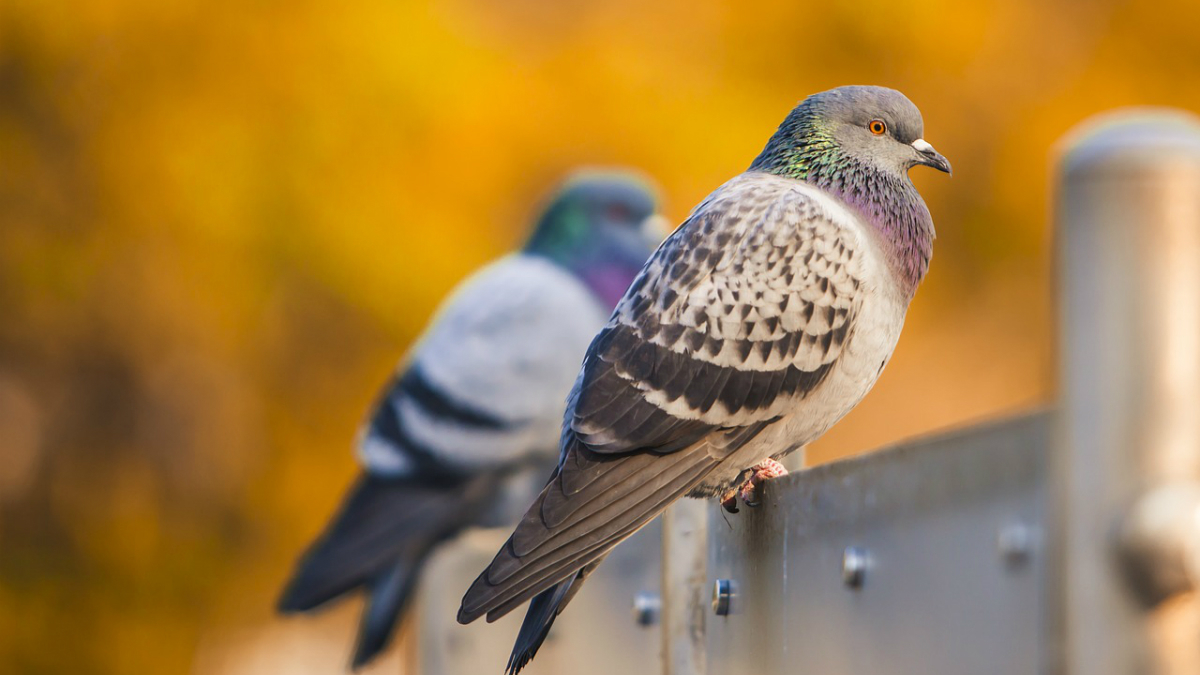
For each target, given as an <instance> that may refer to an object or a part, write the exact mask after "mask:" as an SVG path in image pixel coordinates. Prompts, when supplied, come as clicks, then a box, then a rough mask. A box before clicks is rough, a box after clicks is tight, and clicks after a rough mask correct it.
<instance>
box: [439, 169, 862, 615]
mask: <svg viewBox="0 0 1200 675" xmlns="http://www.w3.org/2000/svg"><path fill="white" fill-rule="evenodd" d="M836 208H837V207H836V206H834V205H832V204H831V203H830V202H828V200H821V199H817V198H816V197H815V196H814V195H813V194H812V193H811V191H810V190H808V189H806V188H804V187H802V186H799V185H798V184H796V187H793V184H792V183H789V182H783V181H780V180H778V179H770V180H766V179H763V180H758V179H756V176H755V175H754V174H750V175H747V176H743V177H741V179H735V181H732V182H731V183H730V184H727V185H726V186H724V187H722V188H721V189H720V190H718V191H717V192H716V193H714V194H713V196H711V197H710V198H709V199H708V200H706V201H705V202H704V203H703V204H701V205H700V206H699V207H698V208H697V209H696V211H695V212H693V214H692V216H691V217H690V218H689V219H688V221H687V222H685V223H684V225H683V226H682V227H681V228H680V229H679V230H677V231H676V232H675V234H674V235H672V236H671V237H670V238H669V239H668V240H667V241H666V242H664V244H663V246H662V247H661V248H660V249H659V250H658V251H657V252H656V253H655V255H654V257H653V258H651V260H650V262H649V263H648V264H647V267H646V269H645V270H644V271H643V273H642V275H641V276H640V277H639V278H638V279H637V280H636V281H635V282H634V284H633V286H631V287H630V289H629V292H628V293H627V294H626V296H625V298H624V299H623V300H622V301H621V304H620V305H619V306H618V308H617V311H616V312H615V313H614V316H613V318H612V320H610V322H609V324H608V325H607V326H606V327H605V329H604V330H603V331H602V332H601V334H600V335H599V336H597V338H596V340H595V341H594V342H593V343H592V346H591V347H590V348H589V350H588V354H587V357H586V360H585V363H584V369H583V373H582V374H581V376H580V379H579V381H578V382H577V384H576V388H575V391H574V392H573V394H572V402H571V406H570V408H569V409H568V411H567V419H566V422H565V429H564V433H563V439H562V443H563V454H562V457H561V459H560V463H559V467H558V470H557V472H556V473H555V475H554V477H553V479H552V480H551V482H550V484H549V485H548V486H547V487H546V488H545V490H543V492H542V494H541V495H540V496H539V497H538V500H537V501H536V502H535V503H534V505H533V506H532V507H531V508H530V510H529V511H528V512H527V513H526V515H525V517H524V519H523V520H522V521H521V523H520V524H519V525H518V527H517V529H516V531H515V532H514V533H513V535H512V537H511V538H510V539H509V541H508V542H507V543H506V544H505V546H504V547H503V548H502V549H501V551H500V552H499V553H498V554H497V556H496V558H495V560H493V562H492V564H491V565H490V566H489V567H488V569H486V570H485V571H484V572H483V574H481V575H480V577H479V578H478V579H477V580H476V581H475V583H474V584H473V585H472V587H471V589H470V590H469V591H468V592H467V595H466V597H464V599H463V605H462V608H461V609H460V611H459V620H460V621H463V622H469V621H471V620H474V619H475V618H477V617H479V616H481V615H483V614H487V616H488V620H494V619H496V618H498V617H499V616H502V615H503V614H505V613H507V612H508V611H510V610H512V609H513V608H514V607H516V606H518V605H519V604H521V603H522V602H524V601H525V600H527V599H529V598H530V597H532V596H533V595H535V594H537V593H538V592H539V591H541V590H543V589H545V588H547V587H548V586H550V585H552V584H554V583H557V582H559V581H562V580H563V579H565V578H567V577H568V576H570V575H571V574H572V573H574V571H575V570H577V569H579V568H580V567H582V566H584V565H586V564H588V563H589V562H591V561H593V560H595V559H597V558H598V557H600V556H602V555H603V554H604V553H605V552H607V551H608V550H609V549H610V548H612V546H614V545H616V544H617V543H619V542H620V541H621V540H622V539H624V538H625V537H627V536H629V535H630V534H632V533H633V532H634V531H636V530H637V529H638V528H640V527H641V526H643V525H644V524H646V523H647V522H649V521H650V520H651V519H652V518H653V517H654V516H656V515H657V514H658V513H660V512H661V511H662V510H663V509H664V508H665V507H666V506H667V505H668V504H670V503H671V502H672V501H674V500H675V499H677V498H679V497H680V496H682V495H684V494H687V493H688V492H689V491H691V490H692V489H693V488H695V487H696V486H697V485H698V484H699V483H700V482H702V481H703V480H704V478H705V476H707V475H708V474H709V473H710V472H711V471H712V470H713V469H714V468H715V467H716V466H717V465H718V464H719V463H720V461H721V460H722V459H724V458H725V457H727V456H728V455H729V454H730V453H732V452H733V451H734V450H736V449H737V448H739V447H741V446H743V445H744V444H746V443H747V442H749V441H750V440H751V439H753V438H754V437H755V436H756V435H757V434H759V433H760V432H761V431H762V430H763V429H765V428H766V427H767V426H769V425H770V424H772V423H773V422H775V421H776V420H778V419H779V418H780V417H781V416H782V415H783V414H784V413H785V412H787V411H789V410H790V409H792V408H794V407H795V406H796V405H797V403H798V402H799V401H800V400H801V399H804V398H805V397H807V396H811V395H813V394H814V392H816V391H818V390H819V387H820V385H821V383H822V382H823V381H824V379H825V376H826V375H827V374H828V373H829V371H830V369H831V368H832V367H833V366H834V364H835V363H836V361H837V359H838V357H839V355H840V354H841V352H842V348H843V346H844V345H845V343H846V340H847V338H848V336H849V335H850V333H851V332H852V331H853V329H854V319H855V316H856V313H857V311H858V308H859V307H860V304H861V297H862V293H861V290H860V286H861V279H862V278H863V276H864V272H865V268H864V264H865V263H864V261H863V259H862V258H863V256H862V253H861V248H862V246H861V242H860V241H859V239H858V235H857V234H856V233H855V231H853V230H851V229H850V228H848V227H847V226H846V224H845V220H844V218H845V216H844V215H842V214H840V213H838V212H836Z"/></svg>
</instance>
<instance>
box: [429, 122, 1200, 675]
mask: <svg viewBox="0 0 1200 675" xmlns="http://www.w3.org/2000/svg"><path fill="white" fill-rule="evenodd" d="M1056 171H1057V179H1058V184H1057V189H1056V194H1057V202H1056V210H1055V213H1056V239H1057V242H1056V248H1057V250H1058V256H1057V260H1058V286H1059V288H1058V298H1059V317H1060V321H1059V348H1058V353H1059V364H1060V365H1059V381H1060V394H1059V400H1058V402H1057V403H1056V405H1055V409H1054V410H1048V411H1040V412H1035V413H1030V414H1027V415H1023V416H1019V417H1015V418H1012V419H1008V420H1003V421H998V422H993V423H988V424H983V425H977V426H975V427H972V428H969V429H965V430H959V431H955V432H952V433H948V434H944V435H941V436H938V437H936V438H930V439H925V440H920V441H916V442H912V443H906V444H902V445H899V446H896V447H893V448H890V449H886V450H883V451H880V452H877V453H873V454H871V455H868V456H865V457H860V458H856V459H852V460H847V461H843V462H838V463H834V464H830V465H825V466H821V467H817V468H815V469H811V470H808V471H803V472H799V473H794V474H792V475H791V476H788V477H785V478H781V479H776V480H774V481H771V482H769V483H768V484H767V488H766V491H765V503H764V506H763V507H762V508H758V509H743V510H742V512H741V513H739V514H737V515H736V516H729V515H727V514H725V513H724V512H723V511H721V510H720V509H719V508H717V507H716V506H715V505H714V504H709V503H706V502H699V501H693V500H683V501H682V502H681V503H678V504H676V505H675V506H673V507H672V508H671V509H670V510H669V511H668V512H667V514H666V515H665V516H664V518H663V519H662V522H663V525H661V526H660V525H659V524H658V523H657V522H656V524H655V525H654V526H653V527H651V528H647V529H646V530H645V531H643V532H641V533H639V534H638V535H636V536H635V537H634V538H631V539H629V540H628V541H626V542H625V543H624V544H622V545H621V546H620V547H618V548H617V550H616V551H615V552H614V553H613V555H612V556H611V557H610V558H609V559H608V560H607V561H606V562H605V564H604V565H602V566H601V567H600V570H599V571H598V572H597V573H596V574H595V575H594V576H593V577H592V578H591V579H589V582H588V585H587V587H586V588H585V589H584V591H583V592H582V593H580V595H579V596H578V597H577V598H576V599H575V601H574V602H573V603H572V604H571V607H570V610H569V611H567V612H565V613H564V614H563V615H562V617H560V619H559V621H558V623H557V624H556V626H555V629H554V631H553V632H552V639H551V640H549V641H548V642H547V644H546V646H545V647H544V649H543V652H542V653H541V654H539V656H538V658H537V659H536V660H535V661H534V662H533V663H532V664H531V665H530V666H529V667H528V669H527V670H526V671H525V672H526V673H527V675H538V674H539V673H541V674H545V673H568V672H569V673H573V674H579V675H588V674H590V673H597V674H598V673H604V674H605V675H610V674H611V673H614V672H638V673H648V672H663V673H665V674H667V675H704V674H705V673H708V672H711V673H714V674H716V673H731V674H735V675H736V674H740V673H749V672H754V673H763V674H767V675H772V674H782V673H789V674H792V673H813V674H820V675H834V674H836V675H843V674H853V673H889V674H890V675H910V674H914V675H915V674H917V673H920V674H921V675H927V674H928V673H945V674H958V673H963V674H969V675H988V674H992V673H994V674H996V675H1000V674H1005V675H1011V674H1016V673H1022V674H1023V673H1043V674H1047V675H1110V674H1111V675H1116V674H1118V673H1120V674H1122V675H1126V674H1129V673H1139V674H1141V673H1146V674H1155V675H1184V674H1188V675H1195V674H1196V673H1200V599H1198V595H1200V594H1198V593H1197V585H1198V584H1200V121H1197V120H1196V119H1195V118H1193V117H1190V116H1187V115H1184V114H1182V113H1175V112H1170V111H1130V112H1125V113H1119V114H1113V115H1108V116H1104V117H1102V118H1097V119H1096V120H1094V121H1091V122H1088V123H1086V124H1084V125H1082V126H1081V127H1080V128H1079V129H1078V130H1077V131H1075V132H1073V133H1072V134H1071V135H1069V136H1068V138H1067V139H1066V140H1065V141H1064V143H1063V145H1062V146H1061V149H1060V152H1059V157H1058V164H1057V169H1056ZM506 535H507V531H505V532H493V533H488V532H480V533H476V534H473V535H472V536H470V537H468V538H466V539H464V540H463V541H461V542H459V543H458V544H456V545H455V546H454V547H452V548H449V549H447V550H445V551H443V552H442V553H440V554H439V558H438V559H437V560H435V561H434V563H433V564H432V565H431V566H430V567H431V569H432V570H433V572H434V573H433V574H431V575H430V579H429V580H428V583H427V584H426V585H425V595H424V607H423V612H422V621H421V625H420V626H419V630H420V631H421V640H420V641H419V643H420V645H421V656H420V664H421V665H420V670H419V672H421V673H424V674H425V675H460V674H474V673H487V672H499V670H500V668H501V666H502V665H503V663H504V662H505V659H506V658H507V655H508V650H509V648H510V646H511V640H512V637H513V635H515V633H516V628H517V625H518V624H519V622H520V617H519V616H517V615H518V614H519V612H518V613H514V614H513V615H511V616H510V617H506V619H505V620H502V621H501V622H499V623H498V624H496V625H494V626H488V627H481V626H476V625H472V626H470V627H467V628H463V627H460V626H457V625H455V624H454V620H453V611H454V608H455V607H457V602H458V599H459V597H460V596H461V593H462V589H464V588H466V586H467V584H468V583H469V582H470V580H471V579H472V578H473V577H474V575H475V574H477V573H478V571H479V570H480V569H482V568H483V566H484V565H485V564H486V562H487V561H488V560H489V559H490V557H491V555H492V554H493V553H494V552H495V550H496V548H497V547H498V546H499V544H500V542H501V541H503V538H504V536H506Z"/></svg>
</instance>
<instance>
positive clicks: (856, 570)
mask: <svg viewBox="0 0 1200 675" xmlns="http://www.w3.org/2000/svg"><path fill="white" fill-rule="evenodd" d="M870 565H871V559H870V556H868V555H867V551H866V549H863V548H860V547H858V546H849V547H847V548H846V550H845V551H843V552H842V583H844V584H846V585H847V586H848V587H850V588H862V586H863V584H864V583H866V581H867V568H868V567H870Z"/></svg>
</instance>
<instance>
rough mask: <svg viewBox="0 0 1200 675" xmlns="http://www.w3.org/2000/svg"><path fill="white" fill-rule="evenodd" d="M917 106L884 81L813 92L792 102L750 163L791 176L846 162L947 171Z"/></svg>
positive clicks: (885, 169)
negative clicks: (883, 84) (879, 84)
mask: <svg viewBox="0 0 1200 675" xmlns="http://www.w3.org/2000/svg"><path fill="white" fill-rule="evenodd" d="M924 126H925V125H924V122H923V121H922V120H921V111H920V110H917V106H915V105H913V102H912V101H910V100H908V98H907V97H906V96H905V95H904V94H901V93H900V92H898V91H896V90H895V89H888V88H886V87H867V86H851V87H838V88H837V89H830V90H829V91H823V92H821V93H819V94H813V95H812V96H809V97H808V98H806V99H804V100H803V101H801V102H800V104H799V105H797V106H796V107H795V108H794V109H793V110H792V112H791V113H790V114H789V115H788V117H787V119H786V120H784V122H783V124H781V125H780V126H779V130H778V131H776V132H775V135H774V136H772V137H771V140H770V142H769V143H768V144H767V147H766V148H765V149H764V150H763V152H762V154H760V155H759V157H758V159H756V160H755V161H754V164H753V165H752V166H751V167H750V168H751V170H758V171H767V172H770V173H778V174H782V175H790V176H792V177H795V178H802V179H803V178H812V177H813V174H821V173H824V172H834V171H838V172H843V171H844V169H845V168H846V165H845V164H846V162H847V161H852V162H853V163H854V164H858V165H860V166H865V167H866V168H869V169H873V170H875V171H878V172H881V173H884V174H890V175H896V176H902V175H905V174H907V172H908V170H909V169H911V168H912V167H914V166H917V165H925V166H930V167H933V168H935V169H937V170H939V171H945V172H946V173H950V162H949V161H948V160H947V159H946V158H945V157H943V156H942V155H940V154H938V152H937V151H936V150H934V149H933V146H932V145H930V144H929V143H928V142H926V141H925V140H924V139H923V138H922V135H923V133H924Z"/></svg>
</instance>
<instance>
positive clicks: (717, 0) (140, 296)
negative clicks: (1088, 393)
mask: <svg viewBox="0 0 1200 675" xmlns="http://www.w3.org/2000/svg"><path fill="white" fill-rule="evenodd" d="M1198 20H1200V5H1197V4H1196V3H1195V2H1194V1H1190V0H1189V1H1184V0H1174V1H1169V2H1161V3H1157V4H1155V5H1154V6H1153V7H1152V8H1149V7H1144V6H1140V5H1137V4H1134V3H1127V2H1112V1H1104V0H1099V1H1088V2H1083V1H1082V0H1080V1H1075V2H1071V1H1065V0H1058V1H1051V2H1047V1H1046V0H991V1H985V2H978V3H970V4H968V3H962V2H956V1H951V0H921V1H919V2H909V3H897V2H885V1H882V0H860V1H859V2H854V3H830V2H825V3H811V2H797V1H796V0H780V1H776V2H748V1H745V0H737V1H734V0H653V1H646V0H608V1H603V2H601V1H599V0H506V1H505V2H494V1H491V0H430V1H427V2H409V1H404V0H347V1H345V2H339V3H332V2H327V3H320V2H314V1H310V0H289V1H287V2H280V1H273V0H258V1H255V2H241V1H239V2H228V1H221V0H218V1H215V2H214V1H209V2H199V1H198V0H184V1H173V2H172V1H163V0H92V1H89V2H48V1H46V0H6V1H5V2H2V3H0V670H2V671H4V672H6V673H7V672H11V673H68V672H69V673H77V674H90V673H97V674H101V673H103V674H108V673H204V674H208V673H215V674H243V673H245V674H249V673H279V672H288V673H303V672H339V671H340V669H341V667H342V666H343V665H344V663H345V660H346V658H347V653H348V648H349V645H350V641H351V639H352V634H353V630H354V625H353V624H354V620H355V618H356V611H357V608H356V607H354V606H353V603H349V604H344V605H343V606H341V607H339V608H337V609H335V610H334V611H332V612H329V613H327V614H324V615H322V616H321V617H318V618H317V619H313V620H290V621H283V620H279V619H277V618H275V617H274V616H273V615H272V604H273V602H274V599H275V594H276V592H277V590H278V588H279V585H280V583H281V582H282V580H283V578H284V575H285V574H286V572H287V570H288V569H289V567H290V565H291V561H292V559H293V557H294V556H295V554H296V553H297V552H298V551H299V550H300V548H301V547H302V546H303V545H304V544H305V543H306V542H307V540H308V539H309V538H310V537H311V536H312V535H314V534H315V533H316V531H317V529H318V528H319V527H320V525H321V524H322V523H323V521H324V519H325V518H326V516H327V515H328V514H329V513H330V511H331V510H332V509H333V507H334V506H335V504H336V503H337V501H338V499H339V497H340V495H341V493H342V490H343V489H344V488H345V486H346V484H347V483H348V481H349V480H350V478H351V476H352V474H353V472H354V470H355V467H354V463H353V458H352V456H351V452H350V442H351V439H352V437H353V434H354V431H355V428H356V425H357V424H358V422H359V420H360V417H361V416H362V414H363V412H364V410H365V409H366V408H367V406H368V404H369V402H370V400H371V398H372V396H373V395H374V393H375V389H376V387H378V386H379V385H380V384H381V383H382V382H383V381H384V379H385V378H386V377H387V375H388V373H389V372H390V371H391V369H392V367H393V364H394V362H395V361H396V359H397V358H398V357H399V356H401V355H402V354H403V352H404V350H405V348H406V347H407V346H408V345H409V344H410V343H411V342H412V340H413V339H414V337H415V336H417V335H418V333H419V331H420V330H421V328H422V325H423V324H424V323H425V321H426V320H427V319H428V317H429V315H430V313H431V311H432V310H433V309H434V307H435V305H436V303H437V302H438V300H439V299H440V298H441V296H442V295H443V294H444V293H445V292H446V291H447V290H448V289H449V288H450V287H451V286H452V285H453V284H454V283H455V282H456V281H458V280H459V279H461V278H462V277H463V276H464V275H465V274H467V273H468V272H469V271H470V270H471V269H472V268H474V267H476V266H478V265H480V264H481V263H483V262H485V261H487V260H489V259H491V258H493V257H495V256H497V255H499V254H500V253H502V252H503V251H505V250H506V249H508V248H510V247H512V246H514V245H515V244H516V243H517V242H518V241H519V240H520V239H521V236H522V231H523V229H524V227H525V223H526V221H527V220H528V217H529V215H530V214H531V212H532V211H533V209H534V208H535V206H536V204H537V201H538V199H539V198H540V196H541V195H542V194H543V193H544V192H545V190H546V189H547V187H548V186H549V185H550V184H552V183H553V182H554V180H555V179H556V178H557V177H558V176H560V175H561V174H562V173H563V172H564V171H566V170H568V169H569V168H570V167H573V166H576V165H579V164H589V165H596V164H601V165H631V166H634V167H638V168H640V169H642V170H644V171H646V172H648V173H649V174H651V175H653V176H655V177H656V178H657V180H658V181H659V182H660V184H661V186H662V189H663V193H664V195H665V197H666V200H667V201H666V205H667V206H666V210H667V213H668V214H669V215H670V216H671V218H672V220H673V221H675V222H678V221H679V220H680V219H681V218H682V217H683V216H684V215H685V214H686V212H687V211H688V209H689V208H690V207H691V206H692V205H693V204H695V203H696V202H697V201H699V200H700V199H701V198H702V197H704V195H705V194H707V193H708V192H709V191H711V190H712V189H713V188H715V187H716V186H717V185H719V184H720V183H722V182H723V181H724V180H726V179H727V178H729V177H731V176H733V175H734V174H736V173H738V172H740V171H742V170H743V169H744V168H745V167H746V165H747V164H748V163H749V162H750V160H751V159H752V158H753V157H754V156H755V155H756V154H757V152H758V151H759V149H760V148H761V147H762V145H763V143H764V142H765V141H766V139H767V137H768V136H769V135H770V133H771V132H772V131H773V130H774V128H775V126H776V125H777V124H778V122H779V121H780V120H781V119H782V118H783V116H784V115H785V114H786V112H787V111H788V109H789V108H790V107H791V106H792V105H793V104H794V103H795V102H796V101H797V100H798V99H800V98H802V97H803V96H804V95H806V94H807V93H811V92H814V91H818V90H822V89H826V88H829V87H832V86H836V85H839V84H847V83H873V84H886V85H889V86H893V87H896V88H899V89H901V90H903V91H904V92H906V93H907V94H908V95H909V96H910V97H911V98H912V99H913V100H914V101H915V102H916V103H917V104H918V105H919V106H920V107H921V108H922V110H923V112H924V114H925V120H926V138H927V139H928V140H930V141H931V142H932V143H934V144H935V145H936V146H937V148H938V149H939V150H941V151H942V152H943V153H944V154H946V155H947V156H948V157H950V158H951V160H952V161H953V162H954V166H955V175H954V178H953V179H952V180H947V179H946V177H945V176H943V175H941V174H937V173H935V172H932V171H922V170H917V171H915V172H914V180H915V182H916V183H917V185H918V187H919V188H920V189H921V191H922V192H923V194H924V195H925V197H926V200H927V201H928V203H929V206H930V209H931V211H932V212H933V214H934V218H935V221H936V222H937V225H938V233H939V238H938V240H937V246H936V255H935V257H934V262H933V268H932V272H931V273H930V275H929V278H928V281H927V282H926V283H925V285H924V287H923V289H922V290H921V292H920V294H919V295H918V296H917V299H916V302H915V303H914V305H913V307H912V311H911V313H910V318H909V321H908V326H907V329H906V332H905V335H904V338H903V339H902V340H901V343H900V347H899V350H898V352H897V354H896V357H895V359H894V360H893V361H892V364H891V366H890V367H889V369H888V371H887V373H886V374H885V376H884V377H883V379H882V381H881V382H880V383H879V385H878V386H877V387H876V389H875V391H874V392H873V393H872V394H871V396H869V397H868V399H867V400H866V401H865V402H864V403H863V405H861V406H860V408H859V409H858V410H856V411H855V412H854V413H852V414H851V415H850V416H849V417H848V418H847V419H846V420H845V421H844V422H843V423H842V424H841V425H839V426H838V427H836V428H835V429H834V430H833V431H832V432H831V433H830V434H829V435H828V436H827V437H826V438H825V439H823V440H822V441H821V442H820V443H818V444H817V445H816V446H815V447H814V448H813V449H812V450H811V453H810V458H811V460H812V461H815V462H821V461H827V460H830V459H834V458H837V457H840V456H845V455H849V454H853V453H858V452H863V451H866V450H869V449H871V448H872V447H876V446H879V445H881V444H884V443H886V442H888V441H891V440H894V439H897V438H899V437H903V436H909V435H913V434H919V433H922V432H926V431H930V430H934V429H938V428H942V427H946V426H949V425H956V424H963V423H965V422H967V421H970V420H975V419H979V418H983V417H987V416H992V415H997V414H1000V413H1002V412H1004V411H1010V410H1012V409H1015V408H1020V407H1025V406H1030V405H1034V404H1036V403H1038V402H1040V401H1043V400H1045V399H1046V398H1047V395H1048V391H1049V389H1050V375H1049V372H1050V368H1049V363H1050V331H1051V325H1052V313H1051V309H1050V304H1049V292H1048V291H1049V285H1050V276H1051V275H1050V267H1049V256H1048V250H1049V243H1050V236H1049V234H1048V229H1047V213H1048V194H1047V190H1048V186H1049V178H1048V171H1049V169H1050V166H1051V165H1050V162H1049V160H1048V156H1049V152H1050V150H1051V148H1052V145H1053V143H1054V141H1055V140H1056V139H1057V138H1059V137H1060V136H1061V135H1062V134H1063V133H1064V132H1065V131H1066V130H1067V129H1068V128H1069V127H1071V126H1072V125H1073V124H1074V123H1076V122H1077V121H1079V120H1081V119H1082V118H1084V117H1085V116H1087V115H1089V114H1091V113H1094V112H1097V111H1101V110H1104V109H1108V108H1111V107H1114V106H1120V105H1127V104H1169V105H1176V106H1182V107H1185V108H1190V109H1193V110H1196V109H1200V87H1198V86H1196V76H1197V74H1198V73H1200V40H1196V39H1195V34H1194V33H1195V31H1194V27H1195V25H1196V22H1197V21H1198ZM400 669H401V664H399V663H398V662H397V657H395V656H394V652H393V656H392V657H390V658H389V659H385V660H384V661H382V662H381V663H380V664H379V665H378V667H377V668H375V669H374V671H373V672H400Z"/></svg>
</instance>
